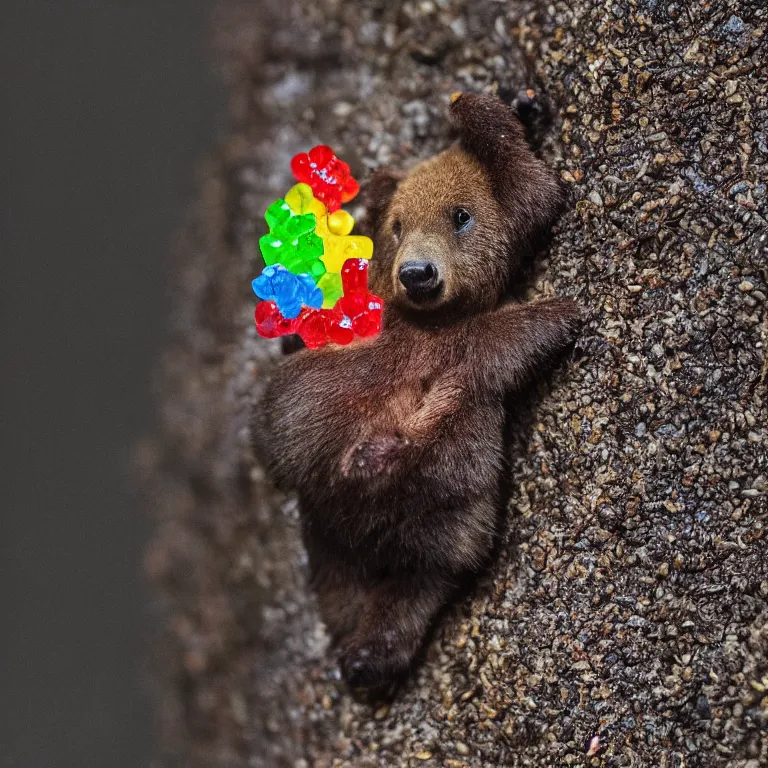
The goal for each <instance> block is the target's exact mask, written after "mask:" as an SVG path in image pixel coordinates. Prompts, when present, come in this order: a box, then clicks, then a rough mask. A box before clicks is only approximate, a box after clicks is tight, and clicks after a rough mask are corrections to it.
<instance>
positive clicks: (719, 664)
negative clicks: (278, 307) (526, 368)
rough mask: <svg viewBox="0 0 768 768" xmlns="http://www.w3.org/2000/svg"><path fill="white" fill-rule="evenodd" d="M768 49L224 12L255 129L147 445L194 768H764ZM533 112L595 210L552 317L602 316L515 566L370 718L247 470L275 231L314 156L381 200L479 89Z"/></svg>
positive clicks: (265, 494) (516, 6)
mask: <svg viewBox="0 0 768 768" xmlns="http://www.w3.org/2000/svg"><path fill="white" fill-rule="evenodd" d="M767 23H768V9H766V8H765V7H764V4H763V3H762V2H761V1H760V0H742V1H741V2H738V1H737V0H732V1H731V2H728V3H726V2H716V1H714V0H713V1H712V2H699V1H698V0H696V1H693V2H688V3H683V2H679V3H672V4H663V3H658V2H656V0H647V1H646V2H623V1H616V0H603V1H602V2H597V0H572V1H571V2H562V1H559V0H558V1H557V2H553V3H551V4H547V5H544V4H541V5H539V4H536V3H533V2H522V3H518V2H506V3H504V2H494V1H492V0H476V1H475V2H472V3H464V2H458V1H457V0H424V1H423V2H384V0H380V1H379V2H374V1H373V0H363V1H362V2H357V3H341V2H338V1H337V0H314V2H311V3H310V2H307V1H306V0H284V1H283V2H280V3H278V2H276V0H268V1H267V2H261V3H256V2H242V1H241V2H235V1H234V0H226V1H225V2H222V4H221V5H220V7H219V10H218V12H217V16H216V22H215V24H216V42H217V50H218V51H219V59H218V63H219V66H220V69H221V71H222V73H223V75H224V77H225V78H226V79H227V82H228V84H229V88H230V96H231V98H230V115H231V136H230V138H229V139H228V140H227V141H226V142H224V143H223V144H222V145H221V146H220V147H219V148H218V149H217V150H216V151H215V152H213V153H212V155H211V158H210V159H209V161H208V163H207V167H206V173H205V176H204V181H203V183H202V189H201V198H200V204H199V205H198V207H197V209H196V210H195V212H194V214H193V215H192V216H191V221H190V225H189V227H188V229H187V233H186V236H185V237H184V238H183V240H182V242H181V243H180V245H179V248H178V249H177V251H178V252H177V255H176V258H175V260H174V266H173V269H174V276H175V279H176V284H177V291H176V296H175V300H174V310H175V316H174V339H173V343H172V344H171V345H170V347H169V349H168V352H167V355H166V359H165V365H164V375H163V377H162V384H161V388H160V392H161V397H162V402H163V430H162V434H161V435H160V436H159V438H158V440H156V441H155V442H153V443H148V444H147V445H146V446H145V447H144V450H143V452H142V459H143V463H144V466H145V469H146V471H147V473H148V475H149V477H150V488H151V489H152V493H153V496H152V508H153V513H154V514H155V516H156V519H157V531H156V535H155V538H154V541H153V543H152V545H151V547H150V549H149V551H148V553H147V558H146V565H147V571H148V573H149V575H150V578H151V579H152V580H153V582H154V584H155V585H156V586H155V595H156V599H157V607H158V613H159V618H158V626H163V627H165V629H164V630H163V631H162V632H160V633H159V634H160V635H161V637H159V638H158V640H157V643H156V648H157V651H156V654H155V661H156V670H155V680H156V691H157V711H158V718H159V722H160V725H161V737H160V744H161V752H162V754H163V756H164V760H165V764H168V765H171V764H175V762H176V761H180V762H182V763H183V764H185V765H189V766H211V767H218V766H240V765H242V766H252V767H253V768H262V767H265V768H266V767H270V768H271V767H272V766H295V767H296V768H303V767H305V766H306V767H309V766H313V767H316V768H321V767H324V766H345V767H346V766H350V767H351V766H354V767H355V768H358V767H360V768H364V767H365V766H425V768H426V767H427V766H429V767H431V766H446V767H447V768H459V767H460V766H471V767H472V768H480V767H481V766H482V767H483V768H491V767H493V768H496V767H500V766H537V767H538V766H665V767H667V768H682V767H683V766H686V767H687V768H696V767H697V766H701V767H702V768H709V767H713V768H714V767H715V766H718V767H719V766H723V767H725V766H729V767H733V768H758V766H760V765H766V764H768V736H767V735H766V733H767V730H766V729H767V727H768V554H766V535H767V531H766V528H767V527H768V451H767V450H766V439H767V438H768V400H767V398H768V355H767V354H766V344H768V312H767V311H766V294H768V226H767V224H766V218H767V217H768V188H767V187H766V179H768V32H767V31H766V26H767ZM521 87H533V88H535V89H536V90H537V91H538V92H540V93H542V94H545V95H546V97H547V98H548V99H549V100H550V101H551V103H552V105H553V114H554V125H553V127H552V130H551V131H550V134H549V138H548V140H547V141H546V142H545V144H544V146H543V148H542V152H543V154H544V155H545V157H546V158H547V159H548V161H549V162H551V163H552V164H553V165H554V167H556V168H557V170H558V172H559V173H560V174H561V177H562V179H563V181H564V183H565V184H566V185H567V186H568V188H569V205H568V210H567V212H566V214H565V215H564V216H563V218H562V220H561V222H560V224H559V225H558V227H557V231H556V233H555V237H554V240H553V243H552V246H551V249H550V251H549V253H548V255H546V256H545V257H543V258H542V260H541V263H540V267H539V269H538V271H537V274H536V279H535V281H534V283H535V284H534V285H533V286H532V293H534V294H550V293H555V294H559V295H567V296H572V297H574V298H575V299H576V300H577V301H578V302H579V303H580V304H581V305H582V306H583V307H584V308H585V310H586V312H587V313H588V317H589V319H588V322H587V325H586V328H585V330H584V333H583V336H582V338H581V339H580V341H579V342H578V345H577V348H576V350H575V351H574V354H573V356H572V358H571V359H570V360H569V361H568V362H567V363H566V365H565V366H564V367H563V368H562V369H561V370H560V371H559V372H558V373H557V374H556V375H555V377H554V379H553V380H552V381H551V382H550V384H549V386H548V387H547V389H546V391H544V392H542V393H541V400H540V404H539V405H538V407H537V408H536V411H535V413H533V414H532V416H531V417H530V418H529V425H530V428H529V429H527V430H523V431H522V432H520V433H519V434H518V436H517V439H515V440H513V441H512V442H511V445H510V452H511V455H512V459H513V472H512V475H511V479H510V483H511V488H512V494H511V500H510V503H509V510H508V515H507V520H506V524H505V531H504V534H503V541H502V545H501V548H500V552H499V554H498V557H497V559H496V561H495V563H494V565H493V567H492V568H491V569H490V571H489V573H488V574H487V575H486V576H485V577H484V578H483V579H482V580H481V582H480V583H479V584H478V585H477V586H476V588H475V589H474V590H473V591H472V592H471V594H469V595H467V596H466V597H464V598H463V599H462V600H460V601H459V602H458V603H457V604H456V605H455V606H454V607H453V608H452V609H451V610H450V611H449V612H448V613H447V615H445V616H444V617H443V618H442V619H441V622H440V624H439V626H438V627H437V628H436V630H435V633H434V635H433V637H432V639H431V641H430V643H429V645H428V647H427V648H426V650H425V654H424V659H423V662H422V663H421V665H420V666H419V668H418V669H417V670H416V672H415V673H414V675H413V676H412V678H411V679H410V680H409V682H408V683H407V684H406V686H405V687H404V688H403V689H402V690H401V691H400V692H399V694H398V696H397V697H396V698H395V700H394V701H393V702H391V703H383V702H382V703H381V704H379V705H374V706H373V707H372V706H370V705H368V704H365V703H360V702H356V701H355V700H354V699H353V698H352V697H351V696H350V695H349V693H348V692H347V691H346V690H345V688H344V686H343V685H342V684H341V682H340V680H339V676H338V672H337V669H336V666H335V663H334V659H333V657H332V655H331V654H329V652H328V649H327V639H326V637H325V634H324V630H323V627H322V624H321V623H320V621H319V619H318V615H317V611H316V607H315V604H314V602H313V598H312V596H311V595H310V594H309V593H308V592H307V588H306V557H305V554H304V552H303V550H302V547H301V543H300V540H299V536H298V529H297V510H296V505H295V502H294V500H292V499H291V498H290V497H285V496H282V495H280V494H278V493H276V492H275V491H274V490H273V489H272V488H271V487H270V485H269V483H268V482H267V481H266V480H265V478H264V474H263V471H262V470H261V468H260V467H258V466H257V465H255V464H254V462H253V459H252V457H251V455H250V452H249V448H248V439H247V414H248V408H249V405H250V400H251V393H252V391H253V389H254V387H255V386H257V384H258V381H259V377H260V376H261V375H262V372H263V371H264V370H265V369H266V368H267V367H268V366H269V365H270V364H271V363H272V362H273V361H274V360H275V359H276V357H277V356H278V354H279V346H278V345H277V344H276V343H275V342H268V341H264V340H261V339H259V338H257V336H256V335H255V330H254V327H253V318H252V314H253V307H254V299H253V296H252V295H251V293H250V287H249V284H250V279H251V278H252V277H253V276H255V274H256V273H257V272H258V268H259V266H258V265H259V262H258V258H257V252H258V249H257V246H256V240H257V237H258V235H259V234H261V232H262V231H263V226H264V225H263V219H262V215H263V211H264V209H265V208H266V206H267V205H268V204H269V203H270V202H271V201H272V200H273V199H275V198H276V197H278V196H280V195H281V194H282V193H284V192H285V191H286V190H287V188H288V187H289V185H290V183H291V181H290V172H289V160H290V157H291V156H292V155H293V154H294V153H295V152H297V151H300V150H302V149H306V148H307V147H308V146H311V145H313V144H315V143H318V142H320V141H322V142H324V143H328V144H330V145H331V146H333V147H334V148H335V149H336V150H337V151H338V153H339V154H340V155H342V156H343V157H345V158H347V159H348V160H349V161H350V162H351V164H352V167H353V170H354V171H355V172H356V173H357V175H358V176H359V177H363V178H364V177H365V175H366V173H367V172H368V171H369V170H370V169H373V168H376V167H378V166H380V165H384V164H394V165H403V166H406V165H409V164H412V163H414V162H415V161H417V160H419V159H421V158H423V157H427V156H429V155H431V154H433V153H434V152H435V151H436V150H438V149H439V148H441V147H443V146H445V144H446V142H447V140H448V134H447V125H446V121H445V119H444V114H445V106H446V104H447V102H448V99H449V95H450V94H451V93H452V92H454V91H457V90H475V91H492V90H497V91H499V92H500V93H501V94H502V95H505V94H508V93H512V92H514V91H516V90H518V89H519V88H521ZM352 212H353V214H354V213H356V210H355V207H354V205H353V206H352Z"/></svg>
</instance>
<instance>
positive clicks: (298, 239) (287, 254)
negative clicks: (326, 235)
mask: <svg viewBox="0 0 768 768" xmlns="http://www.w3.org/2000/svg"><path fill="white" fill-rule="evenodd" d="M286 209H287V215H285V216H283V214H285V213H286ZM266 218H267V221H268V222H271V223H270V232H269V234H266V235H264V236H263V237H262V238H261V239H260V240H259V248H260V249H261V254H262V256H263V257H264V263H265V264H267V265H268V266H269V265H271V264H277V263H280V264H282V265H283V266H284V267H285V268H286V269H287V270H289V271H290V272H293V273H295V274H302V273H307V274H310V275H312V277H313V278H315V279H318V278H320V277H321V276H322V275H323V273H324V272H325V265H324V264H323V262H322V261H320V257H321V256H322V255H323V241H322V239H321V238H320V237H319V236H318V235H317V234H315V223H316V222H315V216H314V214H311V213H307V214H304V215H300V216H293V215H292V212H291V209H290V208H289V207H288V206H287V204H286V203H285V201H281V200H277V201H275V202H274V203H273V204H272V205H271V206H270V207H269V209H268V210H267V216H266Z"/></svg>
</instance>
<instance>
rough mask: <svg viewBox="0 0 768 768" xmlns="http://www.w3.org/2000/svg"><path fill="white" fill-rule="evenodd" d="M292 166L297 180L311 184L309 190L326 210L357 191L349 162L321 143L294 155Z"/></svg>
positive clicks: (345, 201)
mask: <svg viewBox="0 0 768 768" xmlns="http://www.w3.org/2000/svg"><path fill="white" fill-rule="evenodd" d="M291 170H292V171H293V175H294V176H295V177H296V180H297V181H300V182H303V183H304V184H309V186H310V187H312V193H313V194H314V196H315V197H316V198H317V199H318V200H319V201H320V202H321V203H324V204H325V207H326V208H327V209H328V213H333V212H334V211H338V210H339V208H341V204H342V203H348V202H349V201H350V200H351V199H352V198H353V197H354V196H355V195H356V194H357V193H358V192H359V191H360V185H359V184H358V183H357V181H355V179H354V178H352V174H351V173H350V171H349V166H348V165H347V164H346V163H345V162H344V161H343V160H339V158H338V157H336V155H334V154H333V150H332V149H331V148H330V147H326V146H325V145H324V144H319V145H318V146H316V147H313V148H312V149H310V150H309V152H300V153H299V154H298V155H295V156H294V158H293V159H292V160H291Z"/></svg>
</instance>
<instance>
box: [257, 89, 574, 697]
mask: <svg viewBox="0 0 768 768" xmlns="http://www.w3.org/2000/svg"><path fill="white" fill-rule="evenodd" d="M451 116H452V119H453V120H454V123H455V125H456V127H457V129H458V131H459V137H460V139H459V143H458V144H457V145H456V146H454V147H452V148H450V149H448V150H446V151H445V152H443V153H441V154H440V155H438V156H437V157H435V158H433V159H431V160H427V161H426V162H424V163H422V164H420V165H418V166H417V167H416V168H415V169H414V170H413V171H411V172H410V173H409V174H408V175H407V176H404V175H403V174H398V173H393V172H389V171H380V172H377V174H375V175H374V177H373V178H372V180H371V182H370V183H369V185H368V187H367V191H366V203H367V208H368V223H369V227H370V229H371V231H372V234H373V236H374V238H375V258H374V259H373V261H372V266H371V278H372V287H373V290H375V292H377V293H379V294H380V295H381V296H382V297H383V298H384V300H385V317H384V327H383V330H382V332H381V334H380V335H379V336H377V337H375V338H373V339H370V340H366V341H361V342H357V343H354V344H352V345H350V346H348V347H335V346H329V347H325V348H323V349H321V350H318V351H314V352H308V351H302V352H299V353H297V354H295V355H292V356H290V357H288V358H287V359H285V360H284V361H282V363H281V364H280V365H278V367H277V368H276V370H275V371H274V373H273V374H272V376H271V378H270V380H269V381H268V382H267V384H266V387H265V393H264V395H263V397H262V398H261V400H260V402H258V403H257V404H256V407H255V409H254V418H253V430H252V433H253V441H254V446H255V448H256V450H257V452H258V453H260V454H261V456H262V457H263V458H264V460H265V461H266V462H267V464H268V467H269V469H270V472H271V474H272V477H273V478H274V480H275V482H277V483H278V484H279V485H281V486H283V487H285V488H288V489H293V490H295V491H297V493H298V496H299V502H300V508H301V519H302V526H303V534H304V541H305V544H306V547H307V550H308V553H309V558H310V566H311V574H312V584H313V587H314V588H315V590H316V591H317V594H318V599H319V604H320V610H321V613H322V616H323V618H324V620H325V622H326V624H327V626H328V629H329V631H330V633H331V636H332V638H333V640H334V642H335V643H336V644H337V645H338V647H339V648H340V652H341V666H342V671H343V674H344V676H345V678H346V679H347V681H348V682H349V683H350V684H351V685H352V686H358V685H363V686H374V687H378V686H381V685H383V684H385V683H388V682H389V681H391V680H393V679H395V678H396V677H398V676H399V675H400V674H401V673H403V672H404V671H406V670H407V669H408V667H409V665H410V663H411V660H412V659H413V656H414V654H415V653H416V651H417V650H418V648H419V646H420V644H421V643H422V641H423V638H424V635H425V633H426V630H427V628H428V626H429V624H430V622H431V621H432V619H433V617H434V616H435V614H436V612H437V611H438V610H439V609H440V607H441V606H442V605H444V604H445V602H446V601H447V600H448V599H449V598H450V595H451V593H452V592H453V591H454V590H455V588H456V585H457V583H458V582H459V580H460V578H461V577H462V576H463V575H464V574H466V573H468V572H476V571H477V570H478V569H480V568H481V567H482V566H483V564H484V563H485V562H486V560H487V557H488V555H489V552H490V550H491V546H492V541H493V537H494V531H495V526H496V520H497V516H498V510H499V507H500V505H501V502H502V499H500V498H499V494H500V492H499V487H500V477H501V473H502V470H503V466H504V450H503V438H502V432H503V425H504V418H505V415H504V409H503V406H502V402H503V399H504V397H505V395H507V394H509V393H510V392H514V391H516V390H519V389H520V388H522V387H523V386H524V385H525V384H526V383H527V382H528V381H529V380H530V379H531V378H532V377H533V376H534V374H535V373H536V372H538V371H540V370H542V369H543V368H544V367H546V366H548V365H550V364H551V363H553V362H554V361H555V360H556V359H557V357H558V356H559V355H560V354H561V352H562V350H563V349H564V348H565V347H566V346H567V345H568V344H569V342H570V341H571V340H572V339H573V338H574V335H575V329H576V325H577V316H578V313H577V310H576V308H575V306H574V305H573V304H572V303H571V302H570V301H567V300H562V299H553V300H547V301H538V302H534V303H530V304H512V303H506V304H505V303H503V298H504V296H505V294H506V293H507V291H508V289H509V287H510V285H511V281H513V280H514V279H515V278H516V276H517V275H518V274H519V268H520V265H521V261H522V258H523V257H524V255H525V254H526V253H529V252H530V251H531V249H533V248H535V247H536V245H537V243H538V242H539V239H540V238H541V237H542V235H544V234H545V233H546V231H547V230H548V229H549V227H550V226H551V224H552V223H553V221H554V219H555V218H556V216H557V213H558V211H559V208H560V206H561V202H562V201H561V193H560V189H559V186H558V184H557V182H556V181H555V179H554V178H553V175H552V173H551V172H550V171H549V170H548V169H547V168H546V167H545V166H544V165H543V164H542V162H541V161H540V160H539V159H538V158H537V157H536V156H535V155H534V153H533V152H532V151H531V149H530V147H529V146H528V144H527V143H526V140H525V134H524V130H523V127H522V125H521V124H520V122H519V120H518V119H517V117H516V115H515V113H514V111H513V110H512V109H511V108H509V107H507V106H505V105H504V104H502V103H501V102H500V101H498V100H497V99H495V98H492V97H483V96H476V95H470V94H465V95H463V96H462V97H460V98H459V99H458V101H456V102H455V103H454V104H453V105H452V107H451ZM457 207H461V208H466V209H467V210H469V211H471V212H472V213H473V215H474V217H475V218H474V223H473V225H472V227H471V229H470V230H469V231H467V232H464V233H461V234H457V232H456V231H455V228H454V226H453V224H452V218H451V216H452V211H454V210H455V209H456V208H457ZM397 222H399V229H398V226H397V225H396V223H397ZM414 258H420V259H424V258H428V259H429V260H430V261H431V262H432V263H434V264H436V265H437V266H438V269H439V274H440V277H441V280H442V281H443V287H442V292H441V294H440V296H439V297H437V298H435V299H433V300H430V301H427V302H424V303H414V302H413V301H411V299H410V298H409V295H407V294H406V292H405V290H404V289H403V286H402V284H401V283H400V282H399V279H398V274H399V269H400V267H401V266H402V264H403V263H404V262H406V261H409V260H411V259H414Z"/></svg>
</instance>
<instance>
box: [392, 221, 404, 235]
mask: <svg viewBox="0 0 768 768" xmlns="http://www.w3.org/2000/svg"><path fill="white" fill-rule="evenodd" d="M392 234H393V235H394V236H395V240H399V239H400V235H402V234H403V225H402V224H401V223H400V219H395V221H394V222H393V223H392Z"/></svg>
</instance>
